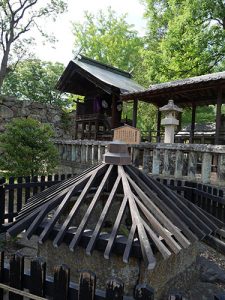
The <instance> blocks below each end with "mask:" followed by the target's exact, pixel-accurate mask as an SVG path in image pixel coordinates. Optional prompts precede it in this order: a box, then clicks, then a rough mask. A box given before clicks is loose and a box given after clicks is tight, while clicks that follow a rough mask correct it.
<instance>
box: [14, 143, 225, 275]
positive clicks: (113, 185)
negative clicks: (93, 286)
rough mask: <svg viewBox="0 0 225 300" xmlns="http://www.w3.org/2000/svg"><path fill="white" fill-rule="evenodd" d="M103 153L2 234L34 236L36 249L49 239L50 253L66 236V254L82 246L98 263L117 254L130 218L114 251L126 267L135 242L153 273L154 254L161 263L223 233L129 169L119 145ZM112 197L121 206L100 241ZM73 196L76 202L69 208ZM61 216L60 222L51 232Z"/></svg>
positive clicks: (52, 189)
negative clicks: (91, 225) (93, 221)
mask: <svg viewBox="0 0 225 300" xmlns="http://www.w3.org/2000/svg"><path fill="white" fill-rule="evenodd" d="M108 150H109V152H108V153H106V154H105V162H103V163H102V164H100V165H98V166H95V167H93V168H90V169H88V170H86V171H85V172H83V173H82V174H80V175H79V176H76V177H73V178H70V179H67V180H65V181H63V182H61V183H59V184H56V185H54V186H52V187H50V188H49V189H47V190H45V191H43V192H41V193H40V194H38V195H35V196H33V197H31V199H30V201H29V202H28V203H27V204H26V205H25V206H24V208H23V209H22V210H21V211H20V213H19V215H18V216H17V218H16V221H15V222H14V223H12V224H9V229H8V233H9V234H10V235H12V236H16V235H17V234H19V233H20V232H22V231H24V230H26V233H25V235H26V237H27V238H28V239H29V238H31V236H32V235H33V234H38V235H39V242H40V243H44V242H45V241H47V240H48V239H49V238H50V236H51V237H53V245H54V246H55V247H58V246H60V245H61V243H63V242H64V241H65V240H66V241H68V237H66V236H67V235H68V234H69V235H70V238H69V249H70V250H71V251H74V249H75V248H76V247H77V246H78V245H83V246H84V247H85V248H86V253H87V254H89V255H91V254H92V252H93V250H94V249H100V251H101V250H103V249H104V250H103V252H104V257H105V258H107V259H108V258H109V257H110V254H111V252H112V251H113V249H118V244H120V243H121V239H117V235H118V232H119V229H120V226H121V225H122V224H124V217H126V219H127V218H128V219H129V217H128V216H130V221H129V222H128V223H126V222H125V224H127V225H126V226H127V230H128V236H127V237H124V239H123V242H122V243H123V247H122V249H120V253H121V252H122V257H123V261H124V262H125V263H127V262H128V261H129V257H130V255H131V254H133V255H134V253H137V251H135V249H134V248H135V247H137V242H138V245H139V251H138V255H139V256H140V255H141V257H142V258H143V259H144V261H145V263H146V265H147V267H148V269H153V268H154V267H155V264H156V258H155V255H154V254H155V252H156V250H158V251H159V252H160V253H161V254H162V257H163V258H164V259H166V258H168V257H170V256H171V255H172V253H175V254H178V253H179V252H180V251H181V250H182V249H185V248H187V247H189V246H190V245H191V243H193V242H195V241H196V240H202V239H204V238H206V237H207V236H210V235H211V234H212V233H214V232H215V231H217V230H218V229H219V228H222V227H223V222H221V221H219V220H217V219H216V218H214V217H212V216H210V217H209V215H208V214H207V213H205V212H204V211H202V209H201V208H199V207H197V206H195V205H194V204H193V203H191V202H189V201H188V200H187V199H185V198H184V197H182V196H180V195H177V194H175V193H174V192H173V191H171V190H170V189H169V188H167V187H166V186H164V185H162V184H161V183H160V182H158V181H157V180H155V179H153V178H150V177H149V176H147V175H145V174H144V173H143V172H142V171H140V170H138V169H137V168H135V167H133V166H131V164H130V158H129V154H128V149H127V146H126V145H125V144H121V143H116V142H114V143H112V144H109V146H108ZM118 194H119V195H120V197H121V196H122V197H121V198H120V199H121V202H120V205H119V207H117V210H118V212H117V213H116V214H114V217H113V218H114V219H113V220H111V222H112V226H111V230H110V232H109V234H107V237H106V235H105V234H101V230H102V229H103V227H104V224H105V222H106V221H107V217H108V215H109V214H110V212H111V211H114V210H115V207H114V206H113V204H114V202H115V199H116V196H117V195H118ZM88 195H89V197H90V198H91V201H90V203H89V206H88V207H87V209H85V213H84V216H83V217H82V219H81V221H80V223H79V224H78V226H77V228H74V229H73V230H75V231H73V232H71V231H70V230H69V228H70V226H71V224H72V221H73V220H74V219H75V218H76V217H77V213H78V211H79V209H80V207H81V206H82V205H83V204H84V202H85V200H86V198H87V197H88ZM102 195H104V197H105V198H104V201H103V199H101V196H102ZM73 196H76V197H77V199H76V201H75V202H74V203H73V205H71V198H72V197H73ZM100 200H101V201H100ZM99 201H100V203H101V211H100V212H99V213H98V214H96V212H95V207H96V206H97V205H98V203H99ZM64 212H66V218H65V220H64V222H63V223H62V224H61V225H60V224H58V225H57V226H56V224H57V222H58V221H59V218H60V217H61V216H62V214H63V213H64ZM92 214H94V215H95V214H96V215H98V219H97V220H96V224H95V227H94V229H93V230H88V231H86V232H85V230H87V225H88V222H89V220H90V217H91V215H92ZM108 231H109V228H108ZM135 240H136V242H135ZM100 241H101V242H100ZM103 241H104V242H103ZM103 244H104V247H103V246H102V245H103ZM116 244H117V245H116Z"/></svg>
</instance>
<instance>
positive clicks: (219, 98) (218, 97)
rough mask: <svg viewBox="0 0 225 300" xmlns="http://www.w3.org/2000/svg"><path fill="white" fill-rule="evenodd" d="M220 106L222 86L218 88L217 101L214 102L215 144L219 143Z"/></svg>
mask: <svg viewBox="0 0 225 300" xmlns="http://www.w3.org/2000/svg"><path fill="white" fill-rule="evenodd" d="M221 107H222V86H220V87H219V89H218V94H217V102H216V135H215V145H218V144H219V135H220V127H221Z"/></svg>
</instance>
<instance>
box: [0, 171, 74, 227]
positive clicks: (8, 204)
mask: <svg viewBox="0 0 225 300" xmlns="http://www.w3.org/2000/svg"><path fill="white" fill-rule="evenodd" d="M69 177H71V174H68V175H64V174H63V175H61V176H59V175H54V176H52V175H49V176H47V177H46V176H41V177H37V176H34V177H30V176H28V177H17V178H15V177H10V178H9V179H5V178H0V224H4V223H9V222H12V221H13V219H14V218H15V217H16V216H17V213H18V212H19V211H20V210H21V209H22V207H23V205H24V204H25V203H26V202H27V200H28V199H29V198H30V197H31V196H33V195H35V194H37V193H39V192H41V191H43V190H45V189H46V188H48V187H50V186H52V185H54V184H56V183H58V182H60V181H62V180H64V179H66V178H69Z"/></svg>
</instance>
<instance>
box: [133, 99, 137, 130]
mask: <svg viewBox="0 0 225 300" xmlns="http://www.w3.org/2000/svg"><path fill="white" fill-rule="evenodd" d="M137 110H138V100H137V99H134V101H133V120H132V126H133V127H136V126H137Z"/></svg>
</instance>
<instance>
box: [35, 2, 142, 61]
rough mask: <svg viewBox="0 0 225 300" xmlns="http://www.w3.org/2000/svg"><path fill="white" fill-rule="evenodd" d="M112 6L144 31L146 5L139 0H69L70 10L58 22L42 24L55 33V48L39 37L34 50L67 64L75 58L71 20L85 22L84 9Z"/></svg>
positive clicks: (49, 31)
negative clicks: (43, 42) (44, 43)
mask: <svg viewBox="0 0 225 300" xmlns="http://www.w3.org/2000/svg"><path fill="white" fill-rule="evenodd" d="M109 6H111V7H112V9H113V10H115V11H116V13H117V14H118V15H121V14H125V13H126V14H127V22H128V23H129V24H134V26H135V29H136V30H138V31H139V33H140V34H141V33H142V32H143V31H144V26H145V22H144V20H143V13H144V7H143V5H142V4H140V1H139V0H80V1H77V0H68V12H66V13H64V14H63V15H59V17H58V18H57V20H56V22H54V23H53V21H49V22H46V21H45V23H44V24H42V27H44V29H45V30H47V31H48V33H53V34H54V36H55V37H56V39H57V40H58V42H57V43H56V44H55V46H54V49H53V48H52V47H51V46H50V45H47V44H46V45H42V44H41V41H39V40H38V39H37V40H36V43H37V44H38V46H37V47H36V48H34V49H33V50H34V52H35V54H36V56H37V57H38V58H40V59H41V60H46V61H53V62H56V61H57V62H61V63H63V64H64V65H67V64H68V62H69V61H70V60H71V59H73V53H72V50H73V34H72V25H71V22H83V20H84V18H83V17H84V11H85V10H88V11H90V12H92V13H94V14H95V13H97V11H98V10H100V9H102V10H103V11H104V10H107V8H108V7H109Z"/></svg>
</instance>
